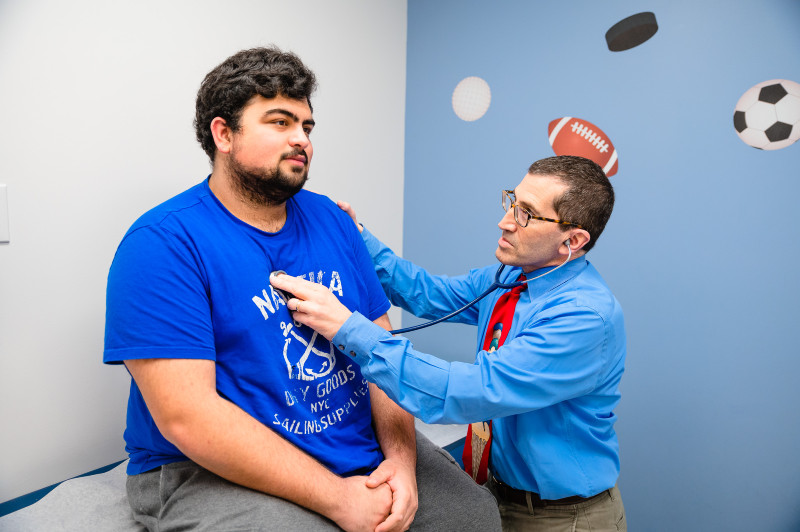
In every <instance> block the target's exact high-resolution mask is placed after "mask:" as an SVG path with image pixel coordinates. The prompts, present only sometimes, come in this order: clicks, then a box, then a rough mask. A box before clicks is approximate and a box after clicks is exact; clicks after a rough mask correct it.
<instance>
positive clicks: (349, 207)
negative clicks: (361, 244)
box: [336, 201, 364, 232]
mask: <svg viewBox="0 0 800 532" xmlns="http://www.w3.org/2000/svg"><path fill="white" fill-rule="evenodd" d="M336 205H338V206H339V208H340V209H342V210H343V211H344V212H346V213H347V214H349V215H350V218H352V219H353V221H354V222H355V223H356V227H358V231H359V232H361V231H363V230H364V226H363V225H361V224H360V223H358V220H357V219H356V211H355V210H353V206H352V205H350V204H349V203H347V202H346V201H337V202H336Z"/></svg>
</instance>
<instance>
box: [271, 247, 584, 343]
mask: <svg viewBox="0 0 800 532" xmlns="http://www.w3.org/2000/svg"><path fill="white" fill-rule="evenodd" d="M564 244H565V245H566V246H567V250H569V255H567V260H565V261H564V262H562V263H561V264H559V265H558V266H556V267H555V268H553V269H552V270H548V271H546V272H544V273H542V274H540V275H537V276H536V277H533V278H531V279H526V280H524V281H513V282H511V283H503V282H501V281H500V276H501V275H502V274H503V270H504V269H505V268H506V265H505V264H500V267H499V268H497V272H496V273H495V274H494V282H493V283H492V284H491V285H490V286H489V288H487V289H486V290H485V291H484V292H483V293H482V294H481V295H479V296H478V297H476V298H475V299H473V300H472V301H470V302H469V303H467V304H466V305H464V306H463V307H461V308H460V309H458V310H456V311H454V312H451V313H450V314H448V315H446V316H442V317H441V318H438V319H435V320H431V321H426V322H425V323H420V324H419V325H413V326H411V327H405V328H403V329H394V330H393V331H389V334H404V333H407V332H411V331H418V330H420V329H425V328H426V327H430V326H431V325H436V324H437V323H441V322H443V321H445V320H449V319H450V318H452V317H453V316H457V315H459V314H461V313H462V312H464V311H465V310H467V309H468V308H470V307H473V306H475V304H476V303H477V302H478V301H480V300H481V299H483V298H484V297H486V296H488V295H489V294H491V293H492V292H494V291H495V290H499V289H503V290H512V289H514V288H517V287H518V286H522V285H525V284H528V283H530V282H533V281H535V280H536V279H541V278H542V277H544V276H545V275H550V274H551V273H553V272H554V271H556V270H557V269H559V268H561V267H562V266H564V265H565V264H566V263H568V262H569V261H570V259H572V247H571V246H570V245H569V240H566V241H564ZM285 273H286V272H285V271H283V270H277V271H274V272H272V273H271V274H270V275H279V274H285ZM273 290H275V291H276V292H278V294H279V295H280V296H281V298H283V301H284V302H287V301H289V300H290V299H291V298H293V297H294V294H291V293H289V292H287V291H285V290H281V289H280V288H275V287H273Z"/></svg>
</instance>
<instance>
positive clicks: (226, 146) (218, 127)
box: [211, 116, 233, 153]
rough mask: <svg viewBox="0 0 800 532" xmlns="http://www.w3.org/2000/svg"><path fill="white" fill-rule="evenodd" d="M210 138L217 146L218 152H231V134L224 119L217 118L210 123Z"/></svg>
mask: <svg viewBox="0 0 800 532" xmlns="http://www.w3.org/2000/svg"><path fill="white" fill-rule="evenodd" d="M211 136H212V137H213V138H214V144H215V145H216V146H217V151H218V152H220V153H230V152H231V146H232V145H233V138H232V137H233V132H232V131H231V128H229V127H228V123H227V122H225V120H224V119H222V118H220V117H218V116H217V117H215V118H214V120H212V121H211Z"/></svg>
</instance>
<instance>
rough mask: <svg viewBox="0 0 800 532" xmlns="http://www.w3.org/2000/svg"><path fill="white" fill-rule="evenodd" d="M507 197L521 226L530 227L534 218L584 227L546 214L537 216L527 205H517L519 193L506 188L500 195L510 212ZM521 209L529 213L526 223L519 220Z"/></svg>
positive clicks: (501, 202) (502, 203)
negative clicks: (548, 216)
mask: <svg viewBox="0 0 800 532" xmlns="http://www.w3.org/2000/svg"><path fill="white" fill-rule="evenodd" d="M506 198H508V201H509V202H510V203H511V209H513V211H514V213H513V214H514V221H515V222H516V223H517V225H518V226H520V227H528V223H529V222H530V220H531V218H533V219H534V220H541V221H542V222H553V223H555V224H559V225H569V226H571V227H577V228H578V229H583V226H582V225H581V224H576V223H575V222H567V221H564V220H557V219H555V218H545V217H544V216H536V215H535V214H533V213H532V212H531V211H529V210H528V209H526V208H525V207H522V206H521V205H517V195H516V193H514V191H513V190H504V191H503V193H502V194H501V195H500V205H501V206H502V207H503V211H504V212H508V209H506ZM519 211H522V212H524V213H525V214H527V215H528V219H527V220H525V224H522V223H521V222H520V221H519V217H518V215H517V212H519Z"/></svg>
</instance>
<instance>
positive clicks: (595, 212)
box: [528, 155, 614, 251]
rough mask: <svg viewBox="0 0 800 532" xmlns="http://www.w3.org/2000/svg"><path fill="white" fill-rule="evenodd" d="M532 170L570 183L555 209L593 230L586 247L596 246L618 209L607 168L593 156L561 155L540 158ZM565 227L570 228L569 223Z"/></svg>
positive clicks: (556, 200)
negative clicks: (604, 168)
mask: <svg viewBox="0 0 800 532" xmlns="http://www.w3.org/2000/svg"><path fill="white" fill-rule="evenodd" d="M528 173H529V174H531V175H548V176H554V177H557V178H558V179H559V180H560V181H561V182H562V183H564V184H565V185H566V186H567V189H566V190H565V191H564V193H563V194H562V195H561V197H559V198H556V199H555V201H554V204H553V208H554V209H555V211H556V213H557V214H558V218H559V219H561V220H568V221H570V222H574V223H576V224H580V225H581V226H583V228H584V229H586V231H588V232H589V235H591V239H590V240H589V243H588V244H586V246H584V248H583V249H584V250H585V251H589V250H590V249H592V247H594V245H595V244H596V243H597V239H598V238H600V234H601V233H602V232H603V229H605V227H606V222H608V219H609V218H610V217H611V211H612V210H613V209H614V188H613V187H612V186H611V182H610V181H609V180H608V177H607V176H606V174H605V172H603V169H602V168H600V166H599V165H598V164H597V163H595V162H594V161H590V160H589V159H585V158H583V157H575V156H573V155H561V156H558V157H548V158H546V159H541V160H539V161H536V162H535V163H533V164H532V165H531V166H530V168H528ZM562 229H563V230H564V231H567V230H568V229H569V226H562Z"/></svg>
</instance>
